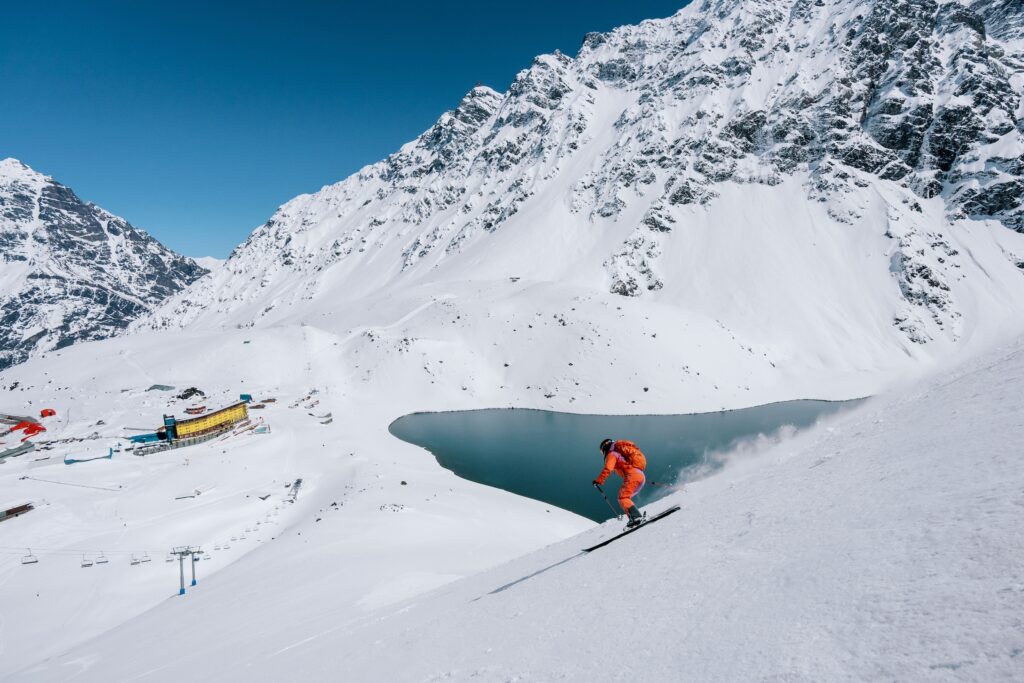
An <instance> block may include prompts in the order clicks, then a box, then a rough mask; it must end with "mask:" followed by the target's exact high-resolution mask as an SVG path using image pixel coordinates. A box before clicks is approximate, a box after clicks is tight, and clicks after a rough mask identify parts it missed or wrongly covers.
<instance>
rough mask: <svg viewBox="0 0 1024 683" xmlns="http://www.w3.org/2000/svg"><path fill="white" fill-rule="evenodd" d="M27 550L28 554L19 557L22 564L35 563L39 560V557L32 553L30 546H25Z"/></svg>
mask: <svg viewBox="0 0 1024 683" xmlns="http://www.w3.org/2000/svg"><path fill="white" fill-rule="evenodd" d="M25 550H27V551H28V555H25V556H24V557H23V558H21V563H22V564H35V563H36V562H38V561H39V558H38V557H36V556H35V555H33V554H32V548H25Z"/></svg>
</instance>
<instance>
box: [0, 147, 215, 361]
mask: <svg viewBox="0 0 1024 683" xmlns="http://www.w3.org/2000/svg"><path fill="white" fill-rule="evenodd" d="M205 272H206V271H205V270H203V269H202V268H200V267H199V266H197V265H196V264H195V263H194V262H193V261H192V260H190V259H187V258H184V257H182V256H179V255H177V254H175V253H174V252H172V251H170V250H169V249H167V248H166V247H164V246H163V245H162V244H160V243H159V242H157V241H156V240H154V239H153V238H152V237H150V236H149V235H148V234H146V233H145V232H143V231H142V230H139V229H138V228H135V227H133V226H131V225H130V224H128V223H127V222H125V221H124V219H122V218H118V217H117V216H113V215H111V214H110V213H107V212H106V211H104V210H103V209H101V208H99V207H98V206H96V205H94V204H89V203H84V202H82V201H81V200H80V199H79V198H78V197H76V196H75V194H74V193H73V192H72V191H71V190H70V189H68V188H67V187H65V186H63V185H61V184H60V183H58V182H56V181H54V180H53V179H52V178H49V177H47V176H44V175H42V174H40V173H37V172H36V171H33V170H32V169H31V168H28V167H27V166H25V165H24V164H22V163H21V162H19V161H17V160H15V159H3V160H0V370H2V369H4V368H6V367H9V366H11V365H13V364H15V363H19V362H21V361H23V360H25V359H26V358H27V357H28V356H29V355H31V354H33V353H37V352H39V351H47V350H50V349H60V348H63V347H65V346H68V345H69V344H74V343H75V342H79V341H84V340H88V339H103V338H105V337H110V336H112V335H114V334H117V333H118V332H120V331H121V330H123V329H124V328H125V327H127V325H128V323H129V322H131V321H132V320H134V319H136V318H138V317H139V316H140V315H142V314H143V313H146V312H148V311H149V310H150V309H152V308H153V307H154V306H155V305H157V304H159V303H161V302H162V301H164V300H165V299H166V298H167V297H168V296H170V295H171V294H174V293H175V292H178V291H179V290H181V289H183V288H184V287H186V286H187V285H189V284H191V283H192V282H194V281H195V280H196V279H198V278H199V277H200V276H202V275H203V274H204V273H205Z"/></svg>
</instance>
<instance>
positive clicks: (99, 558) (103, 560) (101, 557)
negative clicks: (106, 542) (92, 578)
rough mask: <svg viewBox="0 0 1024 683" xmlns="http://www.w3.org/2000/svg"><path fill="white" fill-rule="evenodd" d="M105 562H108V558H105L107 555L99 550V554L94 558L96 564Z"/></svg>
mask: <svg viewBox="0 0 1024 683" xmlns="http://www.w3.org/2000/svg"><path fill="white" fill-rule="evenodd" d="M107 562H110V560H108V559H107V556H106V555H104V554H103V551H102V550H101V551H100V556H99V557H97V558H96V564H106V563H107Z"/></svg>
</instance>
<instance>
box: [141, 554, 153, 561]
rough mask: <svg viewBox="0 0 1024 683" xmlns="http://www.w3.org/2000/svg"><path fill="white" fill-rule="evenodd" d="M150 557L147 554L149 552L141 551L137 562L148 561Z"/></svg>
mask: <svg viewBox="0 0 1024 683" xmlns="http://www.w3.org/2000/svg"><path fill="white" fill-rule="evenodd" d="M152 559H153V558H151V557H150V556H149V553H142V559H140V560H139V562H149V561H151V560H152Z"/></svg>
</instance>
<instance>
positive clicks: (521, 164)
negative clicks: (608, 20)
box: [147, 0, 1024, 357]
mask: <svg viewBox="0 0 1024 683" xmlns="http://www.w3.org/2000/svg"><path fill="white" fill-rule="evenodd" d="M1022 13H1024V10H1022V6H1021V5H1020V3H1014V2H999V3H992V2H974V3H965V2H953V1H950V2H935V1H932V0H900V1H896V2H871V1H867V0H829V1H825V0H818V1H816V2H812V1H810V0H756V1H749V2H739V1H737V0H717V1H715V2H712V1H710V0H707V1H705V2H695V3H693V4H691V5H690V6H688V7H686V8H685V9H683V10H682V11H680V12H679V13H678V14H676V15H675V16H673V17H670V18H668V19H662V20H652V21H646V22H643V23H641V24H640V25H637V26H627V27H622V28H619V29H616V30H615V31H612V32H610V33H602V34H596V33H595V34H589V35H587V36H586V38H585V39H584V41H583V45H582V47H581V49H580V51H579V54H578V55H577V56H576V57H575V58H571V57H568V56H566V55H563V54H559V53H557V52H556V53H555V54H552V55H544V56H541V57H538V58H537V59H536V60H534V62H533V64H532V65H531V66H530V67H529V68H528V69H525V70H524V71H522V72H521V73H520V74H519V75H518V76H517V77H516V79H515V82H514V83H513V84H512V86H511V87H510V88H509V90H508V92H507V93H504V94H499V93H496V92H494V91H493V90H490V89H488V88H486V87H477V88H474V89H473V90H472V91H470V92H469V93H468V94H467V95H466V97H465V98H464V99H463V101H462V102H461V103H460V104H459V105H458V107H457V108H456V109H454V110H453V111H451V112H448V113H446V114H444V115H443V116H442V117H441V118H440V119H439V120H438V122H437V123H436V124H435V125H434V126H432V127H431V128H430V129H429V130H428V131H426V132H425V133H424V134H423V135H421V136H420V137H419V138H417V139H416V140H414V141H412V142H410V143H409V144H407V145H405V146H404V147H402V149H401V150H400V151H399V152H397V153H395V154H393V155H392V156H390V157H389V158H387V159H385V160H384V161H381V162H379V163H377V164H374V165H372V166H368V167H366V168H364V169H362V170H361V171H360V172H359V173H357V174H355V175H353V176H351V177H350V178H348V179H346V180H344V181H342V182H340V183H337V184H335V185H331V186H328V187H325V188H323V189H322V190H320V191H319V192H317V193H315V194H312V195H303V196H300V197H297V198H295V199H293V200H292V201H290V202H288V203H287V204H285V205H284V206H282V207H281V208H280V209H279V210H278V211H277V212H276V213H275V214H274V216H273V217H272V218H271V219H270V220H269V221H267V223H266V224H264V225H263V226H261V227H260V228H258V229H257V230H256V231H255V232H254V233H253V234H252V235H251V236H250V237H249V239H248V240H247V241H246V242H245V243H244V244H243V245H241V246H240V247H238V248H237V249H236V250H235V251H234V253H233V254H232V255H231V257H230V259H229V260H228V261H227V263H226V264H225V266H224V268H223V269H222V270H221V271H220V272H218V273H217V274H216V276H215V277H211V278H209V279H206V280H203V281H202V282H200V283H198V284H197V285H196V286H194V287H192V288H190V289H189V290H187V291H186V292H184V293H182V294H181V295H179V296H178V297H175V298H174V299H172V300H171V301H170V302H169V303H168V305H167V306H166V307H165V308H163V309H162V310H161V311H160V312H159V314H158V315H157V316H156V317H155V318H154V319H153V320H150V321H148V323H147V324H148V325H150V326H156V327H162V326H166V325H182V324H190V323H192V322H194V321H205V323H206V324H213V325H217V324H231V325H252V324H258V323H260V322H268V323H272V322H280V321H285V320H296V319H304V320H308V319H310V318H311V317H312V314H311V313H310V311H311V310H312V309H311V307H310V306H309V305H308V304H307V303H306V302H309V301H315V300H321V301H327V300H330V301H352V300H354V299H357V298H360V297H366V296H370V295H375V294H381V293H385V292H386V293H387V294H388V295H394V293H395V292H396V291H398V290H401V289H403V288H406V287H409V286H415V285H417V284H419V283H423V282H438V281H463V282H464V281H469V280H489V281H493V280H496V279H499V278H504V279H507V278H513V279H515V278H520V279H521V280H522V283H521V285H520V287H519V288H518V289H521V288H522V286H523V285H525V284H526V283H535V282H546V283H558V284H559V285H565V284H567V283H572V284H577V285H582V286H584V287H586V288H588V289H592V290H594V291H595V292H612V293H615V294H620V295H623V296H629V297H643V298H645V299H649V300H651V301H652V302H655V303H658V304H667V305H669V306H671V307H673V308H676V309H679V310H683V311H686V312H687V313H688V314H690V315H704V316H707V317H710V318H712V319H714V320H715V321H716V324H718V325H721V326H722V327H723V328H725V329H728V330H729V332H730V333H731V334H733V335H735V336H737V337H744V338H746V342H745V343H744V344H743V346H745V347H747V346H752V345H753V346H756V345H757V344H758V343H759V342H762V341H763V340H764V323H765V322H771V323H772V324H773V326H775V327H779V324H778V323H779V321H780V320H784V319H785V318H787V317H793V316H792V313H793V312H794V311H797V312H798V316H797V317H799V318H801V319H802V320H803V321H804V322H805V323H806V324H807V326H808V327H810V328H811V329H819V330H820V329H826V330H828V331H829V332H828V337H829V339H828V340H825V341H827V342H829V343H831V342H833V341H835V339H834V338H835V337H836V336H845V337H846V338H847V339H855V340H857V344H858V345H860V346H862V344H860V341H861V340H863V339H864V338H870V339H872V340H874V341H875V342H877V343H878V344H880V345H882V346H884V347H886V349H885V351H884V353H885V354H888V353H890V352H891V351H893V350H894V349H896V348H902V349H904V350H905V351H906V353H908V354H910V355H917V354H919V353H920V350H915V349H913V348H912V347H914V346H915V345H922V344H928V343H930V342H934V343H935V344H933V346H940V347H941V346H943V345H949V344H953V345H957V344H958V343H959V342H961V341H962V340H964V339H965V338H969V337H971V336H972V335H974V334H975V332H977V331H978V329H979V327H985V326H987V325H990V324H992V323H994V322H995V321H997V320H999V319H1002V318H1005V317H1008V316H1009V317H1013V316H1014V315H1016V314H1017V313H1018V312H1019V310H1020V309H1019V308H1018V306H1019V304H1020V302H1021V301H1022V299H1021V294H1022V291H1024V290H1022V287H1024V243H1022V240H1021V239H1020V238H1019V237H1018V235H1017V234H1013V231H1017V232H1018V233H1020V232H1024V208H1022V205H1021V201H1022V195H1024V180H1022V177H1024V133H1022V130H1024V103H1022V100H1021V92H1022V89H1024V29H1022V28H1021V27H1022V25H1024V20H1022ZM508 289H509V290H510V291H514V290H516V289H517V287H516V286H514V285H513V286H510V287H509V288H508ZM851 294H853V295H855V296H856V299H857V301H858V302H859V303H855V304H852V305H851V306H845V305H844V306H837V304H838V303H839V302H843V303H844V304H845V303H847V302H846V301H845V300H846V299H848V298H849V296H850V295H851ZM571 299H572V297H567V300H571ZM1011 301H1012V302H1013V303H1012V304H1011V305H1010V306H1009V307H1007V304H1008V302H1011ZM991 304H994V305H995V309H992V308H988V307H989V305H991ZM840 307H841V308H844V309H846V310H845V311H844V313H843V314H842V315H841V316H840V315H837V312H836V309H837V308H840ZM569 308H571V307H569ZM566 312H568V308H567V311H566ZM787 312H788V314H787ZM780 315H783V316H784V317H783V318H780V317H779V316H780ZM781 327H783V328H790V329H792V326H791V325H788V324H785V325H781ZM801 332H802V330H801ZM781 335H782V336H786V335H787V331H786V329H783V330H781ZM773 336H775V335H774V333H773ZM567 337H569V339H568V341H571V340H572V339H573V338H575V339H577V340H578V339H579V335H575V337H572V336H570V335H567ZM840 346H842V344H840ZM847 352H849V353H854V351H853V350H852V349H847V348H837V349H836V357H843V356H844V355H846V354H847ZM897 353H901V352H899V351H897ZM927 353H932V352H927Z"/></svg>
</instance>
